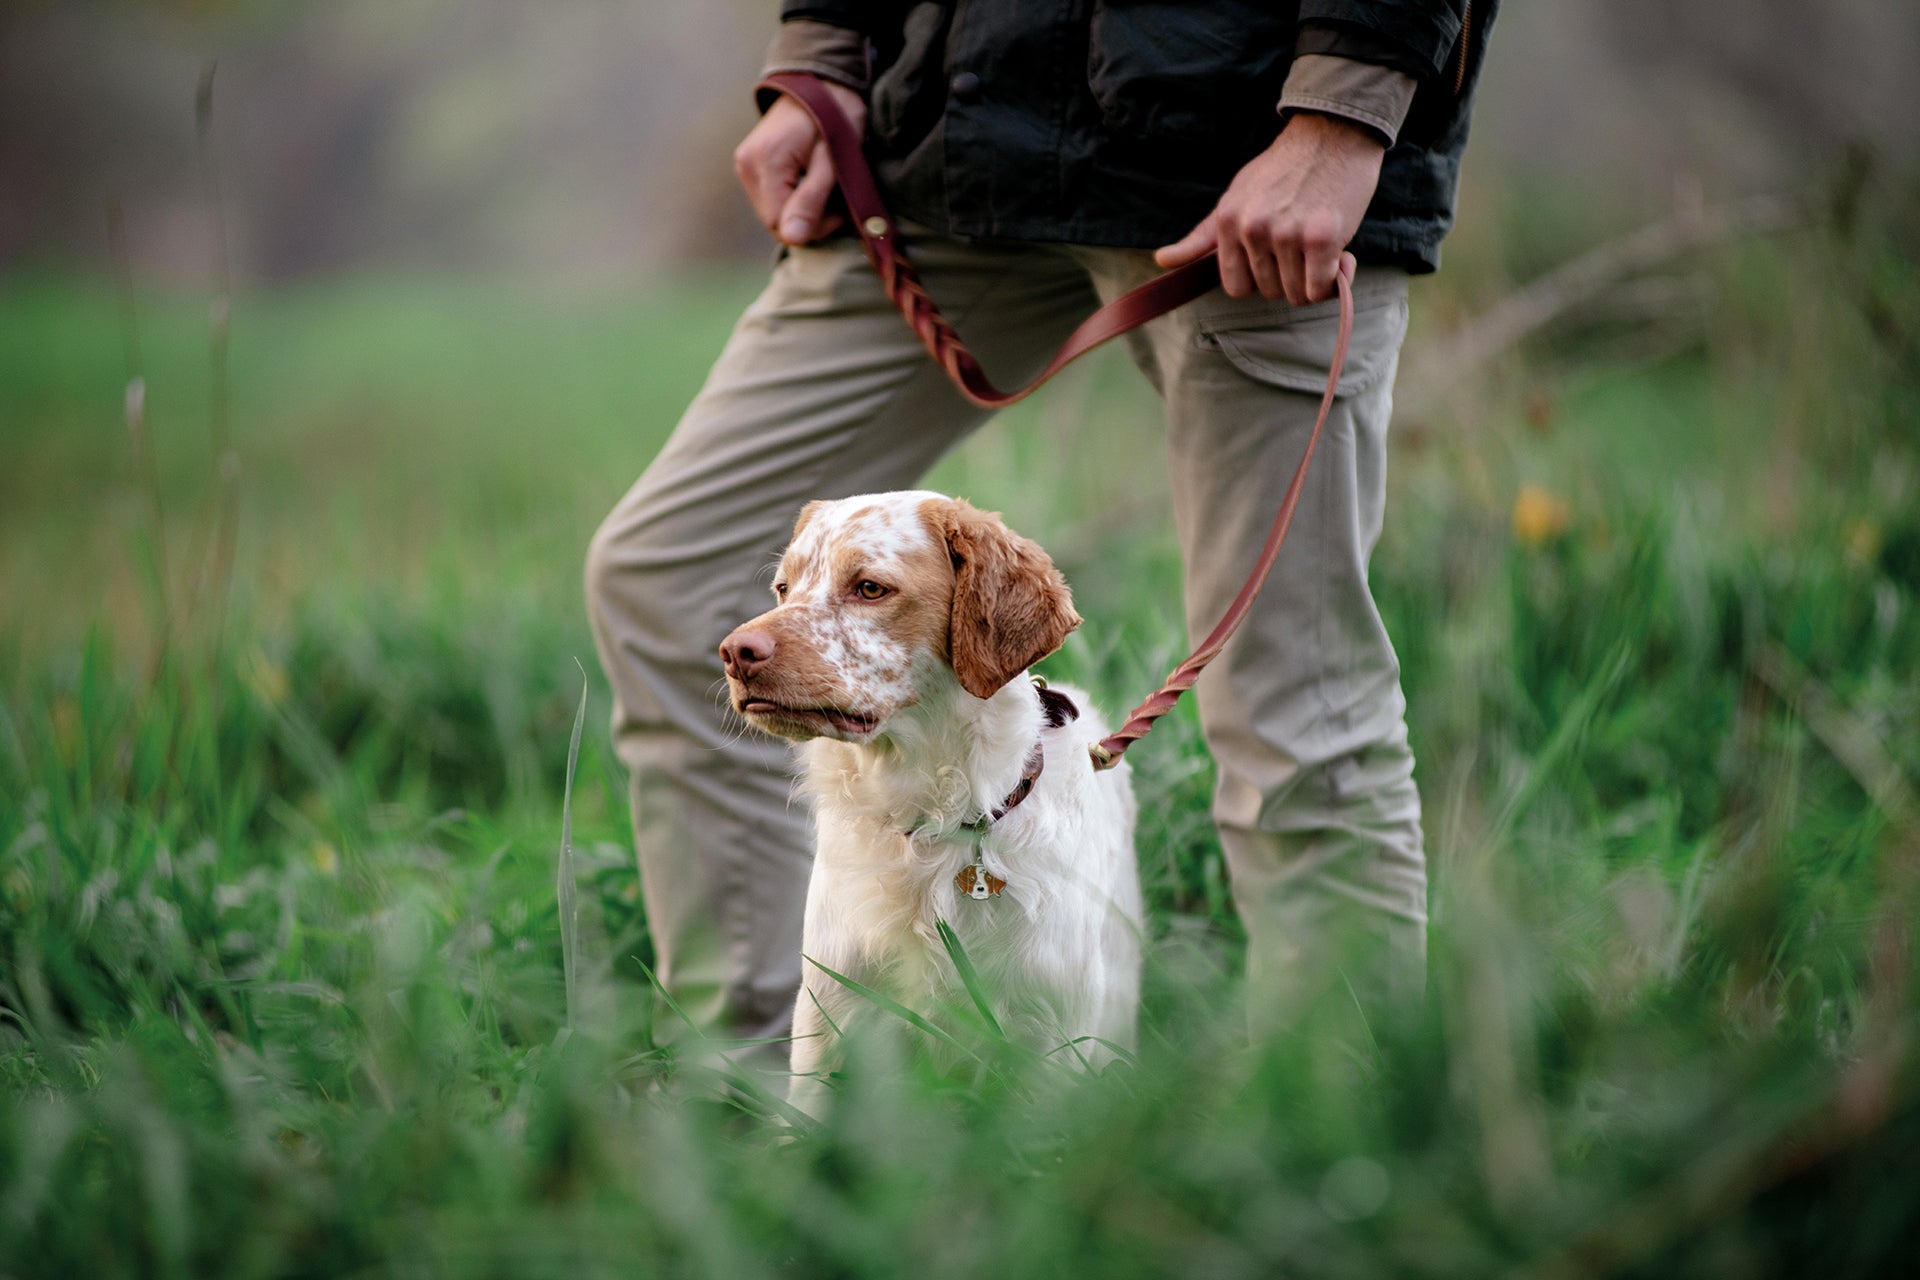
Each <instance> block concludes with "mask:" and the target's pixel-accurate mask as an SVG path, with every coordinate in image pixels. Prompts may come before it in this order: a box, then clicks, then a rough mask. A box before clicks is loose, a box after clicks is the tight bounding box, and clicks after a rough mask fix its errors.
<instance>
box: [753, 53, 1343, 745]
mask: <svg viewBox="0 0 1920 1280" xmlns="http://www.w3.org/2000/svg"><path fill="white" fill-rule="evenodd" d="M758 87H759V88H762V89H772V90H776V91H778V92H780V93H784V94H786V95H787V96H789V97H791V98H792V99H793V100H794V101H795V102H797V103H799V104H800V106H801V107H802V108H804V109H805V110H806V112H807V114H808V115H810V116H812V117H813V122H814V124H815V125H817V126H818V127H819V129H820V136H821V138H822V139H823V140H824V141H825V142H826V144H827V152H828V154H829V155H830V156H832V158H833V168H834V176H835V177H836V179H837V180H838V182H839V185H840V196H841V199H843V200H844V201H845V202H846V206H847V212H848V213H849V214H850V215H851V216H852V219H853V228H854V230H855V231H856V232H858V233H859V236H860V243H861V245H862V246H863V247H864V248H865V249H866V251H867V257H868V258H869V259H870V260H871V261H872V262H873V266H874V270H876V271H877V272H879V274H880V281H881V284H882V285H883V286H884V287H885V288H886V290H887V294H888V296H889V297H891V298H892V299H893V303H894V305H895V306H896V307H898V308H899V309H900V314H901V315H902V316H903V317H905V319H906V321H907V324H908V325H909V326H910V327H911V328H912V329H913V331H914V333H915V334H917V335H918V336H919V338H920V341H921V343H922V344H923V345H924V346H925V347H926V349H927V353H928V354H929V355H931V356H932V357H933V358H934V360H935V361H936V362H937V363H938V364H939V365H940V366H941V367H942V368H944V369H946V371H947V373H948V375H949V376H950V377H951V378H952V379H953V382H954V385H955V386H956V387H958V388H959V389H960V394H962V395H964V396H965V397H966V398H967V399H968V400H970V401H972V402H973V403H974V404H976V405H979V406H980V407H981V408H983V409H998V408H1002V407H1004V406H1006V405H1010V404H1013V403H1015V402H1016V401H1019V400H1024V399H1025V398H1026V397H1027V396H1030V395H1032V394H1033V392H1034V391H1035V390H1037V389H1038V388H1039V387H1040V385H1041V384H1042V383H1044V382H1046V381H1047V380H1048V379H1049V378H1051V377H1053V375H1054V374H1056V373H1058V372H1060V370H1062V369H1064V368H1065V367H1066V366H1067V365H1069V364H1071V363H1072V362H1073V361H1074V360H1076V359H1078V358H1079V357H1081V356H1083V355H1085V354H1086V353H1087V352H1089V351H1091V350H1093V348H1095V347H1097V346H1099V345H1100V344H1101V343H1103V342H1106V341H1108V340H1110V339H1113V338H1117V337H1119V336H1120V335H1121V334H1123V333H1130V332H1132V331H1133V330H1135V329H1137V328H1139V327H1140V326H1141V325H1143V324H1145V323H1146V322H1147V321H1149V320H1152V319H1154V318H1156V317H1158V316H1163V315H1165V314H1166V313H1167V312H1169V311H1172V310H1173V309H1174V308H1175V307H1179V306H1183V305H1185V304H1186V303H1189V302H1192V301H1193V300H1194V299H1195V298H1198V297H1200V296H1201V295H1202V294H1205V293H1208V292H1211V291H1212V290H1213V289H1214V288H1215V287H1216V286H1218V285H1219V283H1220V268H1219V264H1218V262H1217V261H1216V259H1215V257H1214V255H1213V254H1208V255H1207V256H1206V257H1204V258H1200V259H1197V260H1195V261H1193V262H1189V263H1188V264H1186V265H1185V266H1183V267H1176V268H1174V269H1173V270H1172V271H1169V272H1167V273H1166V274H1164V275H1160V276H1156V277H1154V278H1153V279H1152V280H1149V281H1147V282H1146V283H1145V284H1143V285H1140V286H1139V287H1138V288H1135V289H1132V290H1129V291H1128V292H1127V293H1124V294H1122V295H1121V296H1120V297H1118V298H1115V299H1114V300H1113V301H1112V302H1109V303H1108V304H1107V305H1106V306H1104V307H1101V308H1100V309H1099V310H1098V311H1096V312H1094V313H1093V314H1092V315H1091V316H1089V317H1087V319H1086V320H1084V321H1083V322H1082V323H1081V324H1080V326H1079V327H1078V328H1077V329H1075V330H1074V331H1073V332H1072V333H1071V334H1069V335H1067V340H1066V342H1064V343H1063V344H1062V345H1061V347H1060V350H1059V351H1058V352H1056V353H1055V354H1054V357H1053V359H1052V360H1050V361H1048V363H1047V367H1046V368H1045V369H1043V370H1041V371H1040V376H1039V377H1037V378H1035V379H1034V380H1033V381H1032V382H1029V383H1028V384H1027V385H1026V386H1024V387H1021V388H1019V389H1018V390H1015V391H1002V390H1000V389H999V388H998V387H996V386H994V385H993V382H992V380H991V379H989V378H988V377H987V374H986V371H985V370H984V369H982V368H981V367H980V362H979V361H978V360H976V359H975V358H974V355H973V353H972V352H971V351H969V350H967V347H966V344H965V343H963V342H962V341H961V340H960V335H959V334H957V333H955V332H954V329H953V326H952V325H951V324H948V323H947V319H946V317H945V316H943V315H941V314H940V308H939V307H937V306H936V305H934V301H933V299H932V298H931V297H929V296H928V295H927V291H926V288H925V286H924V285H922V284H921V283H920V276H919V274H918V273H917V272H915V271H914V269H913V264H912V263H910V262H908V261H907V257H906V253H905V250H904V248H903V246H902V245H901V243H900V232H899V228H898V226H897V225H896V224H895V223H894V220H893V215H891V214H890V213H888V212H887V207H886V204H885V202H884V201H882V200H881V198H880V188H879V186H878V184H877V183H875V182H874V178H873V170H872V169H871V168H869V167H868V165H867V157H866V151H865V139H864V138H863V137H862V136H861V132H860V131H859V130H858V129H856V128H854V126H853V122H852V121H850V120H848V119H847V117H846V115H845V114H844V113H843V112H842V111H841V110H840V105H839V103H837V102H835V101H834V99H833V95H832V93H831V92H830V91H829V90H828V89H827V87H826V85H825V84H824V83H823V82H822V81H821V80H819V79H818V78H816V77H814V76H811V75H807V74H805V73H803V72H792V71H783V72H778V73H776V74H774V75H770V76H768V77H767V78H766V79H765V80H762V81H761V82H760V84H759V86H758ZM1353 271H1354V261H1353V256H1352V255H1351V254H1342V255H1341V256H1340V272H1339V276H1338V280H1337V283H1338V287H1339V292H1340V332H1339V337H1338V339H1337V340H1336V342H1335V343H1334V349H1333V359H1332V361H1331V362H1330V367H1329V368H1328V370H1327V389H1326V391H1325V392H1324V393H1323V394H1322V395H1321V397H1320V413H1319V416H1318V417H1317V418H1315V420H1314V424H1313V434H1312V435H1310V436H1309V437H1307V447H1306V451H1305V452H1304V453H1302V454H1301V457H1300V465H1299V466H1297V467H1296V468H1294V472H1293V480H1292V482H1291V483H1290V484H1288V486H1287V492H1286V496H1285V497H1284V498H1282V499H1281V502H1280V511H1279V514H1278V515H1277V516H1275V518H1274V522H1273V527H1272V529H1270V530H1269V531H1268V533H1267V541H1266V545H1265V546H1263V547H1262V548H1261V550H1260V558H1259V560H1258V561H1257V562H1256V563H1255V564H1254V567H1253V572H1252V573H1250V574H1249V575H1248V576H1247V580H1246V583H1245V585H1243V586H1242V587H1241V588H1240V594H1239V595H1237V596H1235V597H1234V600H1233V603H1232V604H1231V605H1229V606H1228V608H1227V612H1226V615H1225V616H1224V617H1222V618H1221V619H1220V622H1219V623H1218V625H1216V626H1215V627H1214V629H1213V630H1212V632H1210V633H1209V634H1208V636H1207V638H1206V639H1205V640H1203V641H1201V642H1200V647H1199V648H1197V649H1195V650H1194V651H1193V653H1192V654H1191V655H1189V656H1188V658H1187V659H1186V661H1184V662H1182V663H1181V664H1180V665H1179V666H1178V667H1175V668H1174V670H1173V673H1172V674H1171V675H1169V676H1168V677H1167V681H1166V683H1165V684H1163V685H1162V686H1160V688H1159V689H1158V690H1157V691H1155V692H1154V693H1153V694H1152V696H1150V697H1149V698H1147V700H1146V701H1145V702H1142V703H1141V704H1140V705H1139V706H1138V707H1136V708H1134V710H1133V713H1132V714H1131V715H1129V716H1128V717H1127V719H1126V722H1125V723H1124V724H1122V725H1121V726H1120V728H1119V729H1118V730H1116V731H1115V732H1114V733H1113V734H1111V735H1110V736H1108V737H1106V738H1103V739H1101V740H1100V741H1099V742H1097V743H1094V744H1093V745H1092V746H1091V747H1090V748H1089V750H1090V751H1091V753H1092V755H1093V767H1094V768H1096V769H1109V768H1112V767H1113V766H1114V765H1115V764H1117V763H1118V762H1119V760H1120V756H1121V754H1122V753H1124V752H1125V751H1126V749H1127V748H1128V747H1129V746H1131V745H1132V744H1133V743H1135V742H1137V741H1139V740H1140V739H1141V738H1143V737H1145V736H1146V733H1147V730H1149V729H1151V728H1152V727H1153V724H1154V721H1156V720H1158V719H1159V718H1160V717H1161V716H1163V715H1165V714H1166V713H1167V712H1169V711H1171V710H1172V709H1173V706H1174V704H1175V703H1176V702H1178V701H1179V700H1180V695H1181V694H1183V693H1185V692H1186V691H1187V690H1188V689H1190V688H1192V687H1193V683H1194V681H1195V680H1197V679H1198V678H1199V676H1200V672H1201V671H1202V670H1204V669H1205V668H1206V666H1207V664H1208V663H1210V662H1212V661H1213V660H1214V658H1216V657H1217V656H1219V653H1220V650H1221V649H1223V648H1225V647H1226V644H1227V640H1228V639H1229V638H1230V637H1231V636H1232V635H1233V633H1234V632H1235V631H1236V630H1237V629H1238V628H1239V626H1240V624H1241V623H1242V622H1243V621H1245V619H1246V616H1247V614H1248V612H1249V611H1250V610H1251V609H1252V608H1253V602H1254V598H1255V597H1256V596H1258V595H1259V594H1260V587H1261V585H1262V584H1264V583H1265V582H1266V580H1267V575H1268V574H1269V573H1271V572H1272V570H1273V564H1274V560H1275V559H1276V558H1277V557H1278V556H1279V554H1280V546H1281V544H1282V543H1283V542H1285V541H1286V538H1287V528H1288V526H1289V525H1291V524H1292V523H1293V509H1294V508H1295V507H1296V506H1298V505H1299V502H1300V490H1301V488H1302V486H1303V485H1304V484H1305V481H1306V478H1307V464H1308V463H1309V462H1311V461H1312V460H1313V451H1314V448H1315V447H1316V446H1317V445H1318V444H1319V443H1320V432H1321V428H1323V427H1325V426H1326V424H1327V415H1328V414H1329V413H1330V412H1332V409H1333V402H1334V396H1335V391H1336V389H1337V388H1338V386H1339V383H1340V371H1341V370H1342V368H1344V367H1345V365H1346V361H1347V343H1348V340H1349V339H1350V338H1351V337H1352V334H1353Z"/></svg>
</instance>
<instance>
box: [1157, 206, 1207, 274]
mask: <svg viewBox="0 0 1920 1280" xmlns="http://www.w3.org/2000/svg"><path fill="white" fill-rule="evenodd" d="M1214 237H1215V232H1214V227H1213V219H1212V218H1211V217H1207V218H1202V219H1201V220H1200V224H1199V225H1198V226H1196V227H1195V228H1194V229H1193V230H1191V231H1189V232H1187V234H1186V235H1184V236H1181V237H1180V238H1179V239H1178V240H1176V241H1174V242H1173V243H1172V244H1169V245H1162V246H1161V247H1160V248H1158V249H1155V250H1154V251H1153V262H1154V265H1155V266H1157V267H1159V268H1160V269H1161V270H1162V271H1171V270H1173V268H1175V267H1184V266H1186V265H1187V264H1188V263H1189V262H1192V261H1193V260H1194V259H1195V258H1202V257H1205V256H1206V255H1207V254H1209V253H1211V252H1213V248H1214Z"/></svg>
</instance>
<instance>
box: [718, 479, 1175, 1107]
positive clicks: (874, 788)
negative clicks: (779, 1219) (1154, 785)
mask: <svg viewBox="0 0 1920 1280" xmlns="http://www.w3.org/2000/svg"><path fill="white" fill-rule="evenodd" d="M773 590H774V596H775V598H776V600H777V601H778V603H777V604H776V605H775V606H774V608H773V609H772V610H770V611H769V612H767V613H764V614H761V615H760V616H759V617H757V618H755V619H753V620H752V621H751V622H748V623H746V624H745V625H743V626H741V627H740V628H738V629H737V630H735V631H734V632H733V634H731V635H730V636H728V637H727V639H726V641H725V643H724V644H722V645H721V646H720V653H721V658H722V660H723V661H724V663H725V665H726V672H727V685H728V691H729V693H730V694H731V697H732V702H733V706H734V709H735V710H737V711H738V712H739V713H740V714H741V715H742V716H744V717H745V718H746V719H747V720H748V721H749V722H751V723H752V724H754V725H756V726H758V727H759V728H761V729H764V730H766V731H767V732H769V733H774V734H778V735H780V736H781V737H785V738H792V739H796V740H801V741H805V742H806V743H807V746H806V748H805V750H804V753H803V754H804V763H803V771H802V777H803V783H804V788H805V790H806V792H807V793H808V794H809V795H810V797H811V798H812V801H813V804H814V814H815V829H816V834H817V843H816V852H815V857H814V863H813V875H812V879H811V881H810V882H809V883H808V886H807V905H806V919H805V924H804V926H803V942H802V949H803V950H804V952H805V954H806V955H807V957H808V958H809V960H811V961H813V962H816V963H814V964H810V965H808V966H807V972H806V977H805V980H804V982H803V984H802V986H801V991H800V996H799V1001H798V1004H797V1006H796V1008H795V1011H794V1019H793V1030H794V1039H793V1072H794V1075H793V1086H792V1089H791V1097H792V1098H793V1100H794V1102H795V1104H796V1105H798V1106H800V1107H801V1108H803V1109H805V1110H808V1111H811V1112H815V1113H818V1112H819V1111H820V1110H821V1109H822V1105H823V1103H824V1102H825V1101H826V1099H827V1086H826V1084H825V1076H826V1075H827V1074H828V1073H829V1072H831V1071H832V1070H833V1069H834V1067H835V1066H836V1065H837V1064H838V1060H839V1059H838V1041H839V1035H840V1033H841V1032H842V1031H844V1030H845V1029H846V1027H847V1026H848V1023H849V1022H850V1021H853V1022H857V1021H859V1020H860V1019H861V1015H862V1014H863V1013H864V1012H865V1011H866V1008H865V1006H866V1005H867V1002H865V1001H864V1000H863V999H862V998H861V997H859V996H858V995H856V994H855V993H853V992H852V991H849V990H848V989H847V988H846V987H844V986H843V985H842V984H840V983H839V982H837V981H835V980H833V979H832V978H829V977H828V976H826V975H825V974H824V973H822V972H821V971H820V968H819V966H825V967H827V968H830V969H833V970H836V971H838V972H839V973H841V974H844V975H846V976H848V977H851V978H853V979H856V980H857V981H859V982H861V983H864V984H866V985H868V986H870V987H873V988H874V989H876V990H878V991H882V992H884V993H886V994H887V995H889V996H891V997H893V998H895V999H897V1000H899V1001H900V1002H901V1003H903V1004H905V1005H907V1006H908V1007H910V1008H914V1009H918V1010H921V1011H923V1012H929V1011H930V1008H929V1007H930V1006H932V1007H933V1008H934V1009H937V1008H938V1007H940V1006H941V1005H943V1004H949V1003H957V1002H960V1001H963V1000H964V999H965V993H964V991H963V988H962V986H961V983H960V980H959V978H958V976H957V974H956V973H955V971H954V967H953V964H952V962H951V960H950V959H949V957H948V955H947V953H946V949H945V947H944V946H943V944H942V942H941V940H940V937H939V935H938V931H937V928H936V921H940V920H945V921H946V922H947V923H948V924H949V925H950V926H951V927H952V929H953V930H954V932H955V933H956V934H957V935H958V937H959V939H960V941H961V944H962V946H963V947H964V948H965V951H966V954H967V957H968V958H969V959H970V960H971V961H972V963H973V966H974V967H975V969H976V970H977V971H978V972H979V974H980V975H981V977H982V979H983V980H984V984H985V986H986V987H987V989H988V990H989V991H991V992H992V993H993V998H994V1000H995V1002H996V1013H997V1014H998V1017H999V1021H1000V1023H1001V1025H1002V1027H1003V1028H1005V1029H1006V1030H1007V1032H1008V1033H1009V1034H1010V1035H1012V1036H1015V1037H1016V1038H1018V1039H1020V1040H1022V1041H1023V1042H1025V1043H1026V1044H1028V1045H1030V1046H1031V1047H1033V1048H1035V1049H1037V1050H1039V1051H1040V1052H1042V1053H1048V1052H1053V1051H1056V1050H1057V1051H1060V1053H1061V1056H1063V1057H1066V1058H1068V1059H1072V1058H1073V1056H1074V1054H1075V1053H1078V1054H1079V1055H1081V1056H1082V1057H1084V1058H1085V1059H1087V1060H1089V1061H1092V1062H1100V1061H1104V1060H1106V1059H1107V1058H1109V1057H1111V1056H1112V1055H1111V1053H1110V1051H1109V1050H1107V1049H1106V1047H1105V1046H1106V1045H1107V1044H1115V1045H1121V1046H1126V1047H1131V1045H1132V1044H1133V1039H1134V1023H1135V1017H1136V1010H1137V1005H1138V1002H1139V986H1140V927H1141V926H1140V887H1139V880H1138V875H1137V872H1136V869H1135V864H1134V852H1133V829H1134V799H1133V790H1132V784H1131V782H1130V780H1129V778H1128V776H1127V772H1126V769H1125V767H1124V766H1121V767H1119V768H1116V769H1112V770H1109V771H1106V772H1096V771H1095V770H1094V769H1093V767H1092V763H1091V761H1090V759H1089V757H1088V754H1087V744H1088V743H1089V742H1092V741H1095V740H1097V739H1099V738H1100V737H1102V736H1103V735H1104V734H1105V733H1106V729H1105V727H1104V726H1103V725H1101V724H1099V723H1098V722H1097V721H1098V717H1097V716H1095V715H1094V714H1092V713H1091V712H1090V710H1089V709H1088V703H1087V700H1086V698H1085V696H1084V695H1083V694H1081V693H1079V692H1077V691H1071V690H1066V689H1060V690H1051V689H1045V688H1043V687H1042V686H1041V685H1040V684H1039V683H1038V682H1037V681H1034V680H1032V679H1029V678H1028V677H1027V674H1026V672H1027V668H1028V667H1029V666H1031V665H1032V664H1033V663H1035V662H1037V661H1038V660H1039V659H1041V658H1043V657H1045V656H1046V655H1047V654H1049V653H1051V652H1052V651H1053V650H1054V649H1056V648H1058V647H1059V645H1060V643H1061V641H1063V640H1064V639H1065V638H1066V636H1067V633H1068V632H1070V631H1072V630H1073V628H1074V627H1076V626H1078V625H1079V623H1080V618H1079V615H1077V614H1076V613H1074V611H1073V602H1072V598H1071V596H1070V595H1069V594H1068V591H1067V586H1066V583H1065V582H1064V581H1063V580H1062V579H1061V577H1060V574H1059V573H1058V571H1057V570H1055V569H1054V567H1053V563H1052V562H1051V561H1050V560H1049V559H1048V558H1047V555H1046V553H1045V552H1044V551H1042V550H1041V549H1040V548H1039V547H1038V546H1037V545H1035V544H1034V543H1032V542H1030V541H1028V540H1027V539H1025V538H1022V537H1019V536H1018V535H1016V534H1014V533H1013V532H1011V531H1010V530H1009V529H1007V527H1006V526H1005V525H1003V524H1002V523H1001V522H1000V519H999V517H997V516H995V515H991V514H989V513H986V512H982V511H979V510H977V509H975V508H974V507H972V506H969V505H968V504H967V503H966V502H963V501H960V500H957V499H954V498H947V497H943V496H941V495H939V494H935V493H925V492H908V493H888V494H877V495H870V496H864V497H857V498H846V499H842V500H840V501H837V502H815V503H811V504H809V505H808V506H807V508H806V509H805V510H804V511H802V512H801V513H800V519H799V522H798V523H797V524H796V525H795V526H794V531H793V541H792V543H791V545H789V546H788V548H787V551H786V554H785V556H784V557H783V558H782V559H781V562H780V569H779V574H778V577H777V578H776V579H775V582H774V588H773ZM1103 1042H1104V1043H1103ZM1069 1044H1072V1045H1073V1046H1074V1047H1073V1048H1072V1049H1067V1048H1065V1046H1067V1045H1069Z"/></svg>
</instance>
